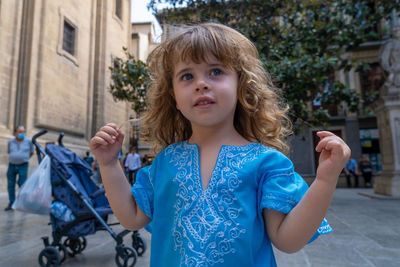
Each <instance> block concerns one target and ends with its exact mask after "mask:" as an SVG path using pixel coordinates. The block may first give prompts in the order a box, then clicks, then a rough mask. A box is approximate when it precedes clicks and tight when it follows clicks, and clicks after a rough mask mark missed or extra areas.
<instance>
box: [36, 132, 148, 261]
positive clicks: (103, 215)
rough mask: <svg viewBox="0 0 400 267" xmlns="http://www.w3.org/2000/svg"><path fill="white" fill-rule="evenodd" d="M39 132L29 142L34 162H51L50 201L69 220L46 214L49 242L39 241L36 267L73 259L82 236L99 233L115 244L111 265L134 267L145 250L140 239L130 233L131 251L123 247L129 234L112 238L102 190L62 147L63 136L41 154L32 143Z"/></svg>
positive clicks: (46, 239) (86, 168)
mask: <svg viewBox="0 0 400 267" xmlns="http://www.w3.org/2000/svg"><path fill="white" fill-rule="evenodd" d="M46 132H47V131H46V130H43V131H41V132H39V133H38V134H36V135H35V136H34V137H33V138H32V142H33V144H34V146H35V147H36V153H37V157H38V161H39V162H40V161H41V160H42V156H44V155H48V156H49V157H50V159H51V185H52V196H53V201H57V202H60V203H62V204H63V205H65V206H66V207H67V208H68V209H69V211H70V212H72V214H73V217H72V218H73V219H72V220H70V221H64V220H62V219H59V218H57V217H55V216H54V215H53V214H50V223H51V226H52V237H53V241H52V242H51V243H50V242H49V237H42V239H43V242H44V246H45V248H44V249H43V250H42V251H41V252H40V254H39V264H40V266H58V265H60V264H61V263H62V262H63V261H64V260H65V259H66V256H67V254H68V255H70V256H75V255H76V254H78V253H81V252H82V251H83V250H84V249H85V248H86V245H87V241H86V238H85V236H87V235H90V234H95V233H96V232H97V231H100V230H103V231H107V232H109V234H110V235H111V237H112V238H113V239H114V240H115V242H116V247H115V249H116V256H115V261H116V263H117V266H134V265H135V263H136V260H137V256H138V255H139V256H141V255H143V253H144V252H145V250H146V246H145V243H144V241H143V239H142V238H141V237H140V236H139V233H138V232H137V231H133V232H132V247H130V246H127V245H125V244H123V237H124V236H125V235H127V234H129V233H131V231H129V230H123V231H122V232H120V233H119V234H116V233H115V232H114V231H113V230H112V229H111V226H112V225H116V224H119V223H114V224H107V219H108V215H110V214H112V210H111V208H110V206H109V203H108V200H107V198H106V197H105V194H104V189H100V188H99V187H98V186H97V185H96V184H95V183H94V182H93V181H92V179H91V178H90V176H91V174H92V172H91V169H90V168H89V166H88V165H87V164H86V163H85V162H84V161H83V160H82V159H80V158H79V157H78V156H77V155H76V154H75V153H74V152H72V151H70V150H69V149H67V148H65V147H64V146H63V144H62V137H63V136H64V134H63V133H61V134H60V138H59V139H58V143H59V145H54V144H49V145H47V146H46V149H45V150H44V149H43V148H42V147H41V146H40V145H39V143H38V142H37V141H36V139H37V138H38V137H39V136H41V135H43V134H45V133H46ZM63 238H64V241H63Z"/></svg>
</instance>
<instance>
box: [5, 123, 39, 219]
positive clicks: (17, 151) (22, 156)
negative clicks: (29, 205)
mask: <svg viewBox="0 0 400 267" xmlns="http://www.w3.org/2000/svg"><path fill="white" fill-rule="evenodd" d="M14 136H15V138H13V139H10V140H9V141H8V147H7V152H8V155H9V160H8V170H7V189H8V198H9V203H8V206H7V207H6V208H5V209H4V210H6V211H8V210H11V206H12V204H13V203H14V201H15V183H17V184H18V186H19V187H21V186H22V185H23V184H24V183H25V181H26V178H27V176H28V165H29V158H30V157H31V156H32V155H33V151H34V149H33V144H32V141H31V139H29V138H27V137H26V131H25V127H24V126H22V125H19V126H18V127H16V128H15V130H14ZM17 177H18V180H17Z"/></svg>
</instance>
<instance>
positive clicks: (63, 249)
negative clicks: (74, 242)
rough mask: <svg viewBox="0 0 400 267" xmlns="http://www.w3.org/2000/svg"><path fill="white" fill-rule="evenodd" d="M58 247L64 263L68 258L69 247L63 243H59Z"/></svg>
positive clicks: (61, 261)
mask: <svg viewBox="0 0 400 267" xmlns="http://www.w3.org/2000/svg"><path fill="white" fill-rule="evenodd" d="M56 247H57V248H58V252H59V253H60V263H63V262H64V261H65V259H66V258H67V254H68V251H67V248H66V247H65V246H64V245H63V244H58V245H56Z"/></svg>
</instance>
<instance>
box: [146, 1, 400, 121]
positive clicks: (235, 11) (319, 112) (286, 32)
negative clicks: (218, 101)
mask: <svg viewBox="0 0 400 267" xmlns="http://www.w3.org/2000/svg"><path fill="white" fill-rule="evenodd" d="M161 2H163V3H169V4H171V5H172V6H173V7H171V8H169V9H163V10H160V11H158V12H157V17H158V19H159V20H160V21H161V23H167V24H185V23H193V22H205V21H214V22H220V23H223V24H225V25H229V26H231V27H233V28H235V29H237V30H239V31H240V32H242V33H243V34H244V35H246V36H247V37H249V38H250V39H251V40H252V41H253V42H254V44H255V45H256V46H257V48H258V51H259V52H260V57H261V59H262V61H263V62H264V64H265V67H266V68H267V70H268V71H269V72H270V73H271V75H272V77H273V79H274V81H275V83H276V84H277V85H278V86H279V87H280V88H282V90H283V96H284V97H285V98H286V100H287V102H288V104H289V105H290V106H291V109H292V118H293V121H296V120H297V119H300V120H301V121H306V120H308V121H314V122H316V123H323V122H324V121H326V120H327V119H329V114H328V112H327V110H326V107H328V106H331V105H338V104H340V103H342V102H345V103H347V105H348V107H349V108H350V110H351V111H356V110H357V107H358V106H359V103H360V101H361V100H360V95H359V94H358V93H357V92H356V91H355V90H353V89H350V88H348V87H347V86H345V85H344V84H342V83H340V82H338V81H335V82H333V80H332V75H333V73H334V72H335V71H339V70H343V71H349V70H350V69H352V68H356V70H357V71H360V70H363V69H365V68H366V66H365V64H363V63H362V62H357V61H356V60H355V59H354V58H352V57H351V56H350V55H351V53H349V52H351V51H354V50H356V49H357V48H358V47H359V46H360V45H361V44H362V43H365V42H366V41H376V40H380V39H381V38H382V36H381V35H380V33H379V32H378V31H377V29H378V28H379V27H378V26H379V23H380V22H381V21H382V19H389V18H390V14H391V11H392V10H393V9H397V10H400V1H399V0H353V1H349V0H335V1H334V0H325V1H324V0H319V1H317V0H306V1H305V0H203V1H201V0H186V1H183V0H152V1H151V2H150V4H149V7H150V8H153V9H154V10H155V11H157V10H156V8H155V7H156V4H157V3H161ZM182 6H183V7H182ZM314 100H318V101H320V103H321V105H320V106H319V108H317V109H315V107H314V109H313V110H312V109H310V105H309V103H312V102H313V101H314Z"/></svg>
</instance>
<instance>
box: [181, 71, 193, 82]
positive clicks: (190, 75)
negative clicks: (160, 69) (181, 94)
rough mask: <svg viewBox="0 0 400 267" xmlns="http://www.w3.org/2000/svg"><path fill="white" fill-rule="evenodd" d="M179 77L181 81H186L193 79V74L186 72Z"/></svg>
mask: <svg viewBox="0 0 400 267" xmlns="http://www.w3.org/2000/svg"><path fill="white" fill-rule="evenodd" d="M181 79H182V81H188V80H191V79H193V75H192V74H190V73H186V74H183V75H182V77H181Z"/></svg>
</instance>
